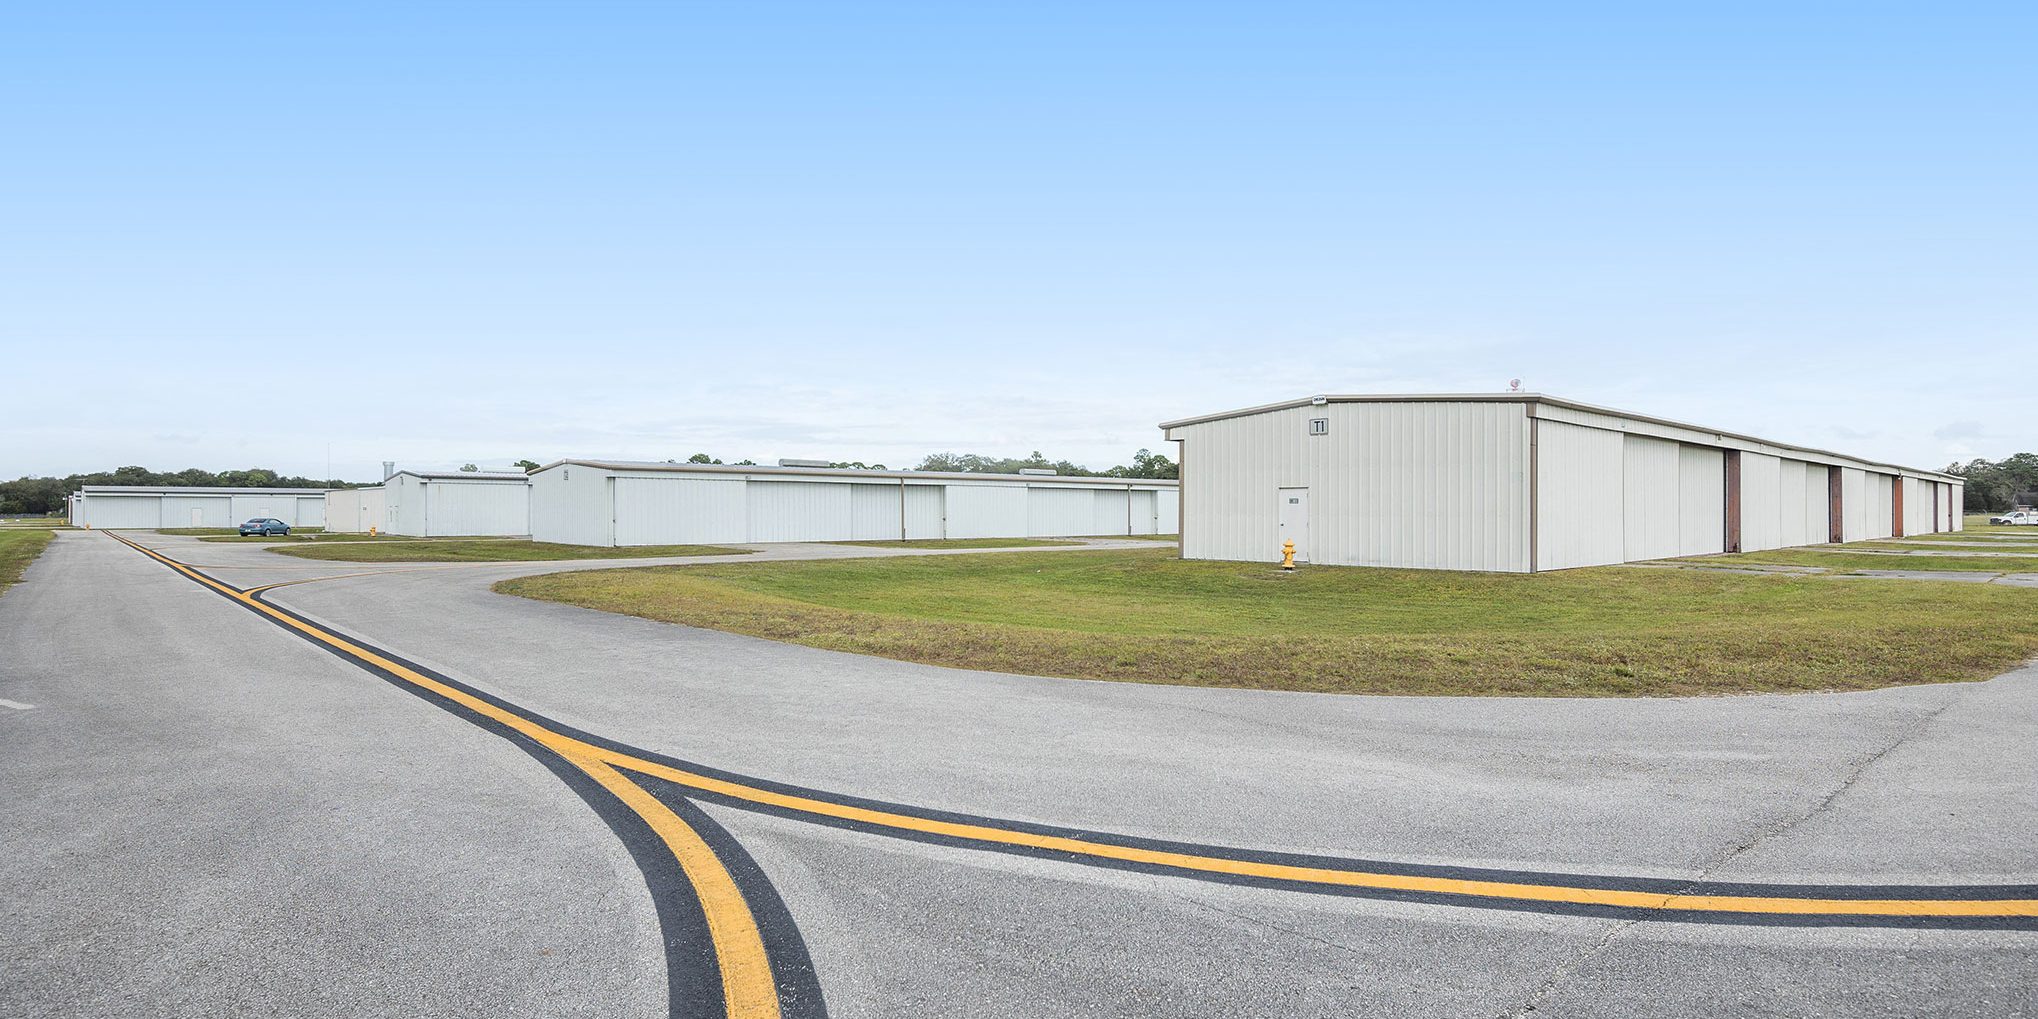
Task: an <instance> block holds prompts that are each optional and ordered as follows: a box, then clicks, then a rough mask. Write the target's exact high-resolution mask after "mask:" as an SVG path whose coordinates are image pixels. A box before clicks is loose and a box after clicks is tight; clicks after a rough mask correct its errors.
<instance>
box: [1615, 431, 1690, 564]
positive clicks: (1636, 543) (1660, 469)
mask: <svg viewBox="0 0 2038 1019" xmlns="http://www.w3.org/2000/svg"><path fill="white" fill-rule="evenodd" d="M1624 440H1625V441H1624V443H1623V452H1624V453H1625V456H1624V457H1623V460H1624V463H1623V465H1622V479H1621V480H1622V513H1621V519H1622V527H1623V530H1624V532H1625V535H1624V537H1625V541H1624V543H1623V547H1624V549H1625V551H1626V555H1627V558H1628V560H1629V561H1634V560H1637V559H1665V558H1668V557H1670V556H1674V555H1676V554H1677V553H1678V550H1679V549H1680V548H1682V547H1683V546H1682V544H1681V542H1680V540H1679V537H1678V535H1679V531H1678V526H1677V509H1678V500H1677V477H1678V467H1677V464H1678V457H1677V443H1674V442H1671V441H1669V440H1668V439H1651V438H1647V437H1644V436H1640V435H1629V436H1625V437H1624Z"/></svg>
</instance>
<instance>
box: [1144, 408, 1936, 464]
mask: <svg viewBox="0 0 2038 1019" xmlns="http://www.w3.org/2000/svg"><path fill="white" fill-rule="evenodd" d="M1332 403H1520V404H1527V405H1529V410H1528V413H1529V415H1530V416H1531V417H1533V416H1535V414H1536V412H1535V408H1536V407H1558V408H1564V409H1567V410H1573V411H1579V412H1581V413H1585V414H1599V415H1604V416H1607V417H1614V418H1622V419H1625V420H1628V421H1635V422H1640V423H1644V424H1649V425H1656V426H1660V427H1662V428H1666V429H1678V430H1683V431H1689V432H1704V433H1707V434H1710V435H1712V436H1714V437H1716V438H1717V439H1719V440H1721V441H1725V440H1729V439H1731V440H1735V441H1734V443H1730V445H1736V444H1740V443H1746V444H1750V445H1756V446H1764V447H1773V448H1774V449H1776V450H1777V451H1779V452H1781V453H1791V452H1796V453H1804V454H1809V455H1810V456H1812V457H1816V458H1818V459H1819V460H1822V461H1824V460H1844V461H1847V462H1848V463H1850V464H1854V465H1858V466H1861V467H1864V468H1867V467H1875V468H1882V469H1885V470H1892V471H1898V472H1901V473H1904V474H1912V475H1918V476H1921V477H1929V478H1935V479H1940V480H1944V481H1952V482H1957V483H1961V484H1965V483H1966V479H1965V478H1962V477H1960V476H1959V475H1957V474H1947V473H1946V472H1944V471H1935V470H1929V469H1926V468H1923V467H1905V466H1902V465H1900V464H1892V463H1883V462H1880V461H1877V460H1865V459H1862V458H1861V457H1857V456H1853V455H1850V454H1847V453H1835V452H1833V451H1832V450H1827V449H1817V448H1815V447H1812V446H1799V445H1796V444H1793V443H1788V442H1777V441H1775V440H1773V439H1763V438H1758V437H1756V436H1753V435H1743V434H1741V433H1739V432H1728V431H1721V430H1720V429H1717V428H1707V427H1705V426H1703V425H1693V424H1686V423H1684V422H1682V421H1672V420H1670V419H1668V418H1659V417H1654V416H1651V415H1648V414H1636V413H1633V412H1631V411H1625V410H1615V409H1613V408H1611V407H1601V406H1597V405H1595V404H1590V403H1580V402H1578V401H1577V400H1567V399H1565V398H1563V397H1561V396H1551V395H1549V394H1547V393H1352V394H1336V395H1332V394H1323V395H1318V396H1305V397H1302V398H1300V399H1295V400H1283V401H1281V402H1280V403H1267V404H1261V405H1260V406H1258V407H1243V408H1240V409H1238V410H1228V411H1221V412H1219V413H1216V414H1203V415H1199V416H1196V417H1188V418H1180V419H1177V420H1174V421H1163V422H1161V424H1160V427H1161V428H1162V429H1163V430H1167V429H1174V428H1181V427H1184V426H1186V425H1200V424H1204V423H1206V422H1210V421H1223V420H1227V419H1229V418H1239V417H1249V416H1251V415H1254V414H1266V413H1269V412H1272V411H1278V410H1290V409H1292V408H1295V407H1308V406H1317V405H1324V404H1332ZM1169 438H1170V439H1172V438H1173V436H1169Z"/></svg>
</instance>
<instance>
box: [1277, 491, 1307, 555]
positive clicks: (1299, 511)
mask: <svg viewBox="0 0 2038 1019" xmlns="http://www.w3.org/2000/svg"><path fill="white" fill-rule="evenodd" d="M1281 540H1282V541H1284V542H1289V541H1292V542H1294V543H1295V561H1296V562H1298V563H1306V562H1308V561H1309V490H1308V489H1306V488H1284V489H1281Z"/></svg>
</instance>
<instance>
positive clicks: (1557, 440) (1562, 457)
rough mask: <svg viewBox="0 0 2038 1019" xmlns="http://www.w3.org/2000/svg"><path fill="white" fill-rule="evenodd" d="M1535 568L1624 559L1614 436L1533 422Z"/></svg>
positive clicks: (1620, 453)
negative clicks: (1535, 466) (1535, 469)
mask: <svg viewBox="0 0 2038 1019" xmlns="http://www.w3.org/2000/svg"><path fill="white" fill-rule="evenodd" d="M1535 428H1536V463H1537V465H1538V470H1539V471H1540V475H1539V480H1538V482H1537V484H1536V568H1537V569H1539V570H1562V569H1568V568H1570V567H1573V566H1601V565H1604V564H1607V563H1617V562H1620V561H1621V560H1622V559H1623V558H1625V557H1626V550H1625V547H1624V546H1625V544H1626V541H1625V538H1624V536H1623V533H1622V532H1623V530H1624V528H1623V527H1622V515H1623V513H1624V509H1623V503H1624V501H1625V492H1624V491H1623V489H1624V487H1625V485H1624V481H1623V477H1622V474H1623V470H1622V467H1623V461H1624V459H1625V457H1626V451H1625V449H1624V447H1623V443H1622V436H1621V433H1619V432H1609V431H1606V430H1604V429H1600V428H1587V427H1584V426H1582V425H1572V424H1565V423H1563V422H1561V421H1538V422H1536V424H1535Z"/></svg>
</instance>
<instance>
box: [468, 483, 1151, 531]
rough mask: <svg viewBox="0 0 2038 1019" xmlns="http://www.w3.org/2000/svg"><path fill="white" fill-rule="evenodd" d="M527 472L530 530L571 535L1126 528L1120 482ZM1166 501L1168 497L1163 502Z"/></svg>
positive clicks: (1141, 496)
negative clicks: (902, 480) (1094, 484)
mask: <svg viewBox="0 0 2038 1019" xmlns="http://www.w3.org/2000/svg"><path fill="white" fill-rule="evenodd" d="M568 472H571V473H572V475H573V477H572V479H571V480H568V479H567V474H568ZM611 474H613V480H612V481H611V480H609V479H610V475H611ZM597 481H599V482H600V484H599V485H597V484H595V482H597ZM531 482H532V487H531V489H530V500H531V501H530V510H529V514H530V517H529V519H530V527H531V534H532V537H533V538H535V539H537V540H539V541H567V542H570V543H575V544H607V543H609V542H610V541H611V540H613V542H614V543H615V544H618V545H664V544H683V543H693V542H702V543H716V542H719V543H730V542H771V541H888V540H896V539H898V537H899V535H900V526H901V510H902V508H903V512H904V521H903V523H904V528H905V534H906V537H908V538H916V539H917V538H945V537H952V538H973V537H997V538H1006V537H1025V536H1027V535H1029V534H1048V535H1057V536H1058V535H1073V534H1097V533H1105V534H1124V533H1126V527H1127V520H1126V513H1127V508H1128V507H1127V501H1126V500H1127V497H1126V494H1125V493H1126V489H1125V488H1123V487H1122V486H1121V484H1111V485H1108V486H1106V485H1102V484H1100V486H1099V487H1095V488H1092V487H1088V486H1085V485H1082V484H1073V485H1071V484H1069V483H1067V482H1057V483H1053V484H1048V483H1040V484H1029V483H1025V482H1018V481H984V482H966V481H965V482H954V481H945V480H943V481H934V480H923V479H913V478H908V479H906V481H905V483H904V484H903V485H902V484H900V483H899V481H897V480H881V481H880V480H873V481H861V480H856V479H855V478H854V476H848V477H844V478H842V479H840V480H836V479H832V478H815V479H814V480H794V479H779V478H757V477H754V476H753V477H748V478H746V477H745V476H743V475H730V474H723V473H707V472H703V473H697V474H692V473H686V472H680V471H653V470H641V471H630V470H614V471H611V470H604V469H601V468H593V467H587V466H585V465H571V466H563V467H556V468H553V469H550V470H545V471H540V472H538V473H536V474H534V475H532V476H531ZM610 485H613V486H614V487H613V492H614V494H613V495H611V494H610V489H609V487H608V486H610ZM1169 494H1170V495H1171V494H1172V493H1169ZM1133 498H1134V499H1135V500H1137V502H1138V505H1139V506H1140V507H1142V508H1141V509H1140V510H1139V512H1136V513H1135V514H1134V516H1135V519H1134V520H1133V521H1132V526H1133V527H1134V528H1135V529H1136V533H1152V531H1153V528H1155V527H1157V526H1158V521H1157V520H1156V516H1157V514H1159V513H1160V512H1161V504H1160V503H1159V501H1158V500H1156V499H1154V497H1153V492H1151V491H1150V490H1149V491H1146V492H1139V493H1135V494H1134V496H1133ZM611 500H613V501H611ZM901 500H903V502H904V505H903V507H902V506H901ZM1173 510H1174V505H1173V500H1172V499H1170V500H1169V502H1168V505H1167V511H1168V512H1169V513H1170V514H1171V515H1172V513H1173ZM1139 513H1144V518H1143V519H1141V518H1140V517H1139ZM1106 517H1109V519H1108V520H1107V519H1106ZM611 518H613V520H614V530H613V535H614V536H613V539H611V538H610V537H609V534H608V530H609V527H608V521H609V520H610V519H611ZM1173 522H1174V521H1173V519H1172V518H1170V519H1169V520H1168V523H1169V524H1170V525H1172V524H1173ZM1107 525H1108V526H1107ZM435 526H436V525H435Z"/></svg>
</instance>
